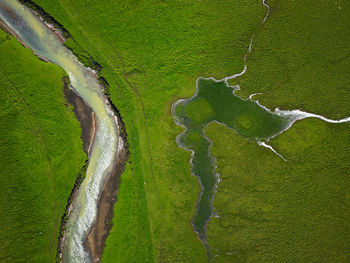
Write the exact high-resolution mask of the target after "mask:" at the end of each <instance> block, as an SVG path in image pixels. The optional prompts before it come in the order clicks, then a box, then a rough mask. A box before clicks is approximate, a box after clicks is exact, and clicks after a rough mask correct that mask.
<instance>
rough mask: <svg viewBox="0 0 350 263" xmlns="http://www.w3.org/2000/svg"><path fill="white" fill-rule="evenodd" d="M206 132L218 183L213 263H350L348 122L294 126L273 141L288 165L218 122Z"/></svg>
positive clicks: (311, 121)
mask: <svg viewBox="0 0 350 263" xmlns="http://www.w3.org/2000/svg"><path fill="white" fill-rule="evenodd" d="M206 133H207V135H208V136H209V137H210V138H211V139H212V140H213V147H212V148H211V153H212V154H213V155H214V156H215V157H216V158H217V162H216V165H217V166H218V168H217V169H216V172H218V173H220V179H221V182H220V183H219V187H218V190H217V193H216V196H215V199H214V203H213V205H214V207H215V212H216V213H217V214H218V215H219V218H212V219H211V221H210V222H209V225H208V240H209V246H210V247H211V253H212V255H213V257H214V259H215V260H214V261H215V262H348V261H349V260H350V254H349V251H350V245H349V244H350V212H349V209H348V207H349V204H350V174H349V171H350V164H349V150H350V147H349V138H350V124H348V123H347V124H329V123H325V122H323V121H321V120H317V119H306V120H302V121H299V122H297V123H295V124H294V126H293V127H292V128H291V129H290V130H288V131H286V132H285V133H283V134H281V135H280V136H278V137H277V138H276V139H274V140H273V141H272V143H271V144H272V146H273V147H274V148H275V149H276V150H277V151H278V152H280V153H282V154H283V155H284V157H285V158H286V159H287V162H285V161H283V160H282V159H281V158H279V157H277V156H276V155H275V154H274V153H273V152H272V151H270V150H269V149H266V148H264V147H260V146H258V145H257V144H256V143H252V142H249V141H248V140H245V139H242V137H240V136H239V135H238V134H237V133H236V132H235V131H233V130H230V129H227V128H226V127H224V126H222V125H220V124H217V123H213V124H210V126H209V127H208V128H207V129H206ZM218 134H220V136H218Z"/></svg>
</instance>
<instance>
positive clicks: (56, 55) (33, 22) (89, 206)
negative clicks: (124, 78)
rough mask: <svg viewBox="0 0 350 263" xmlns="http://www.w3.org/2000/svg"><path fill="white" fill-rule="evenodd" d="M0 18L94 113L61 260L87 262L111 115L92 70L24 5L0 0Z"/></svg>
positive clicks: (110, 140)
mask: <svg viewBox="0 0 350 263" xmlns="http://www.w3.org/2000/svg"><path fill="white" fill-rule="evenodd" d="M0 19H1V20H2V21H3V22H4V23H5V24H6V25H7V26H8V27H9V28H11V30H12V31H13V32H15V33H16V35H17V36H18V37H19V38H20V39H21V41H22V42H23V43H25V44H26V45H27V46H28V47H29V48H30V49H32V50H33V51H34V52H35V53H36V54H38V55H40V56H42V57H44V58H46V59H48V60H49V61H50V62H52V63H55V64H57V65H58V66H60V67H61V68H63V69H64V71H65V72H67V73H68V75H69V78H70V80H71V84H72V86H73V88H74V89H75V90H76V91H77V92H78V93H79V95H80V96H81V97H82V98H83V99H84V100H85V101H86V102H87V103H88V104H89V105H90V106H91V108H92V109H93V111H94V112H95V114H96V118H97V124H96V134H95V140H94V143H93V145H92V147H91V148H90V152H89V166H88V169H87V172H86V177H85V179H84V181H83V183H82V184H81V186H80V189H79V192H78V193H77V195H76V197H75V199H74V201H73V207H74V209H73V211H72V213H71V215H70V217H69V220H68V223H67V228H66V231H65V233H66V239H65V243H64V250H63V251H64V253H63V260H64V262H79V263H83V262H91V256H90V254H89V252H88V251H86V249H85V248H84V246H83V241H84V240H85V238H86V235H87V233H88V231H89V229H90V227H91V225H92V223H93V222H94V220H95V218H96V215H97V200H98V196H99V192H100V190H101V188H102V186H103V183H104V180H105V178H106V176H107V175H108V173H109V172H110V171H111V169H112V165H113V162H114V157H115V154H116V152H117V143H118V137H117V124H116V121H115V117H114V115H113V112H112V111H111V110H110V108H109V106H108V105H107V104H106V99H105V97H104V96H103V93H102V90H101V88H100V85H99V83H98V81H97V78H96V74H95V73H94V72H93V71H92V70H91V69H89V68H86V67H85V66H84V65H83V64H82V63H80V62H79V61H78V59H77V58H76V57H75V56H74V55H73V54H72V52H71V51H70V50H69V49H67V48H66V47H65V46H64V45H63V44H62V43H61V42H60V40H59V38H58V37H57V36H56V35H55V34H54V33H53V32H52V31H50V30H49V29H48V28H47V26H46V25H45V24H44V23H43V22H42V21H40V20H39V19H38V18H37V17H36V16H35V15H33V13H32V12H31V11H30V10H29V9H28V8H27V7H25V6H23V5H21V4H20V3H19V2H17V1H14V0H1V2H0Z"/></svg>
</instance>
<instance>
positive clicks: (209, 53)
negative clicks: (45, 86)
mask: <svg viewBox="0 0 350 263" xmlns="http://www.w3.org/2000/svg"><path fill="white" fill-rule="evenodd" d="M35 2H36V3H37V4H38V5H40V6H41V7H43V8H44V9H45V10H46V11H47V12H48V13H49V14H51V15H52V16H53V17H54V18H55V19H56V20H57V21H59V22H60V23H61V24H62V25H64V27H65V28H66V29H67V30H68V31H69V32H70V33H71V35H72V36H73V38H74V41H73V39H70V40H68V42H67V43H66V44H67V46H69V47H70V48H71V49H73V51H74V52H76V53H77V55H78V57H79V58H80V59H81V60H82V61H84V62H85V63H86V64H89V63H91V60H90V59H89V56H92V58H93V59H94V60H96V61H97V62H98V63H100V64H101V65H102V67H103V70H102V71H101V72H100V75H101V76H103V77H104V78H105V79H106V80H107V81H108V83H109V84H110V93H111V98H112V100H113V102H114V104H115V105H116V106H117V108H118V109H119V110H120V112H121V115H122V117H123V120H124V122H125V124H126V129H127V133H128V142H129V145H130V162H129V163H128V165H127V169H126V171H125V173H124V174H123V175H122V182H121V186H120V191H119V194H118V201H117V203H116V205H115V210H114V214H115V217H114V219H113V222H112V223H113V228H112V231H111V234H110V236H109V237H108V239H107V243H106V247H105V250H104V255H103V258H102V262H206V260H207V258H206V252H205V249H204V247H203V245H202V244H201V242H200V241H199V239H198V238H197V235H196V234H195V233H194V232H193V227H192V225H191V223H192V220H193V217H194V214H195V210H196V207H195V206H196V201H197V198H198V195H199V193H200V186H199V183H198V181H197V179H196V178H195V177H193V176H191V171H190V166H191V165H190V163H189V160H190V153H189V152H187V151H185V150H183V149H181V148H179V147H178V146H177V144H176V142H175V138H176V136H177V135H178V134H180V133H181V132H182V131H183V129H182V128H181V127H178V126H176V125H175V123H174V119H173V117H172V115H171V106H172V104H173V103H174V102H175V101H177V100H178V99H179V98H189V97H191V96H192V95H193V94H194V92H195V88H196V79H197V77H199V76H204V77H210V76H212V77H215V78H216V79H221V78H223V77H225V76H229V75H232V74H234V73H238V72H240V71H241V70H242V68H243V56H244V54H245V52H246V50H247V48H248V45H249V41H250V37H251V35H252V33H253V32H255V40H254V43H253V49H252V53H251V54H250V55H249V56H248V58H247V65H248V71H247V73H246V74H245V75H244V76H243V77H241V78H240V79H238V83H239V84H240V85H241V89H242V90H241V91H240V92H238V95H241V96H243V97H247V96H249V94H251V93H255V92H262V93H263V94H262V95H259V96H258V97H256V98H258V99H259V101H260V102H261V103H262V104H263V105H266V106H268V107H269V108H275V107H280V108H282V109H295V108H299V109H303V110H306V111H309V112H313V113H318V114H322V115H325V116H326V117H329V118H343V117H346V116H348V115H350V106H349V103H348V101H349V92H348V86H349V85H350V83H349V78H348V76H349V75H350V74H349V73H350V72H349V69H350V67H349V59H350V58H349V52H348V50H347V47H348V46H349V40H350V39H349V38H350V34H349V27H348V25H349V17H350V15H349V12H350V6H349V3H347V2H346V1H345V0H344V1H337V4H335V3H333V2H326V1H321V2H320V1H316V0H313V1H309V2H305V1H301V0H298V1H278V0H271V1H268V3H269V4H270V5H271V6H272V10H271V15H270V17H269V19H268V20H267V22H266V24H265V25H264V26H259V25H260V23H261V21H262V20H263V18H264V15H265V11H266V9H265V8H264V7H263V5H262V3H261V1H260V0H250V1H237V0H236V1H233V0H232V1H210V0H203V1H188V0H180V1H167V0H164V1H155V0H150V1H133V0H125V1H118V2H116V1H112V0H107V1H103V3H101V1H97V0H90V1H85V0H75V1H71V0H51V1H48V0H35ZM339 7H340V9H339ZM5 43H6V42H5ZM23 52H24V51H23ZM27 53H28V52H27ZM18 54H21V53H14V54H12V55H11V54H10V55H9V56H12V57H17V56H18ZM28 54H29V53H28ZM0 63H2V61H1V62H0ZM37 63H39V64H38V65H45V66H47V67H48V68H52V70H53V71H54V70H56V73H57V72H58V73H59V74H58V75H57V74H56V75H55V74H51V75H50V77H51V76H52V78H54V76H57V79H56V80H55V83H56V84H55V85H56V86H57V87H58V86H59V85H58V83H60V81H59V78H60V77H61V76H59V75H62V74H63V73H62V72H61V71H59V70H58V69H57V67H54V66H52V65H51V66H48V64H45V63H42V62H37ZM33 64H34V63H33ZM22 67H23V65H22ZM32 71H36V72H37V69H35V68H33V70H32ZM22 72H25V73H26V76H28V83H30V82H29V81H34V80H33V78H32V77H29V76H30V74H32V75H34V72H26V71H22ZM22 72H20V73H21V74H22ZM39 72H40V74H39V73H38V72H37V73H36V74H39V75H41V76H43V75H45V77H46V75H47V74H43V72H42V70H39ZM20 73H18V72H17V75H16V76H17V77H19V79H20V80H22V81H23V78H24V77H26V76H22V75H20ZM28 73H30V74H29V75H28ZM8 74H9V73H8ZM13 74H15V73H13ZM13 78H14V79H15V76H13ZM40 81H41V82H40V83H43V82H45V81H50V79H47V78H44V79H40ZM51 81H54V80H51ZM2 82H4V81H3V80H2ZM5 83H6V82H5ZM20 83H23V82H21V81H19V83H18V85H19V84H20ZM36 85H38V84H36ZM52 86H54V84H52ZM57 92H58V91H57ZM33 96H34V95H33ZM42 96H47V94H45V95H42ZM211 96H215V94H214V95H213V94H211ZM2 97H4V96H2ZM55 98H56V97H55ZM57 98H58V97H57ZM60 98H61V97H60ZM32 99H33V101H34V97H33V98H32ZM61 99H62V98H61ZM28 100H29V98H28ZM45 101H46V102H48V101H49V100H45ZM52 103H53V102H52V101H50V105H51V104H52ZM196 103H198V104H197V105H196V104H195V103H194V104H193V105H189V106H188V108H187V110H188V114H190V117H191V118H192V119H193V120H195V121H197V122H203V121H204V120H207V119H208V118H212V115H213V114H216V113H217V112H216V113H215V111H221V112H220V114H223V116H222V117H223V118H226V119H227V118H228V119H229V118H230V116H228V115H229V114H230V111H228V110H227V109H223V107H224V106H225V105H226V104H220V101H216V102H214V104H211V105H208V103H207V101H204V100H201V101H197V102H196ZM209 104H210V103H209ZM3 105H6V104H5V103H4V104H3ZM213 105H216V106H217V108H215V107H216V106H215V107H213ZM51 106H52V105H51ZM4 107H5V106H4ZM33 107H34V106H33ZM199 107H200V108H201V109H202V108H203V110H202V111H199V110H198V109H199ZM56 110H57V111H58V112H62V110H63V111H64V108H62V109H61V111H59V110H58V109H55V114H58V113H56ZM66 111H67V113H66V114H68V112H69V114H70V115H69V116H71V111H70V110H68V109H66ZM42 114H48V112H42ZM191 114H192V115H191ZM225 114H226V115H225ZM227 114H228V115H227ZM224 115H225V116H224ZM55 116H57V115H55ZM71 117H72V116H71ZM12 119H13V118H12ZM12 119H11V120H12ZM60 120H61V119H60ZM72 121H73V117H72ZM74 123H76V122H74ZM235 124H236V125H239V126H240V127H241V130H248V131H249V130H251V129H253V128H254V127H255V126H254V125H255V121H252V118H251V116H250V115H249V114H246V115H240V116H238V118H237V120H236V121H235ZM21 125H24V123H23V122H21ZM61 125H63V124H61ZM74 125H76V126H74ZM74 125H70V126H69V127H76V128H77V130H76V133H78V124H74ZM54 127H56V126H54ZM63 127H64V126H63ZM10 130H11V129H10ZM206 133H207V135H208V136H209V137H210V139H212V140H213V143H214V146H213V147H212V148H211V152H212V154H213V155H214V156H215V157H216V158H217V159H218V161H217V163H216V165H217V166H218V167H217V169H216V171H218V172H219V173H220V174H221V178H222V182H221V183H220V184H219V187H218V193H217V195H216V197H215V199H214V206H215V208H216V212H217V213H218V214H219V215H220V218H213V219H212V220H211V221H210V223H209V226H208V244H209V246H210V248H211V253H212V255H213V256H214V257H213V259H214V260H215V261H218V262H236V261H237V262H240V261H241V262H252V261H255V262H310V261H311V262H313V261H316V262H317V261H326V262H346V261H348V260H349V254H348V251H349V247H348V245H347V244H350V242H349V239H348V236H349V234H350V233H349V231H350V230H349V229H350V228H349V223H348V222H350V221H349V216H350V215H349V213H348V209H347V207H348V205H349V196H350V194H349V191H348V189H350V188H349V180H347V176H348V174H349V172H348V170H349V161H348V159H349V154H348V152H349V143H348V142H349V138H350V137H349V136H350V135H349V125H348V124H342V125H335V124H327V123H324V122H322V121H320V120H303V121H301V122H298V123H297V124H295V126H293V127H292V129H290V130H289V131H287V132H286V133H284V134H282V135H281V136H280V137H277V139H274V140H273V142H272V145H273V146H274V147H275V148H276V149H277V150H278V151H279V152H280V153H281V154H283V155H284V156H285V157H286V158H287V160H288V162H284V161H283V160H282V159H281V158H279V157H278V156H276V155H274V154H273V153H272V152H271V151H269V150H268V149H266V148H263V147H259V146H258V145H257V144H254V143H251V142H249V141H247V140H246V139H244V138H243V137H242V136H240V135H238V134H237V133H236V132H234V131H232V130H230V129H227V128H225V127H222V126H219V125H218V124H211V125H210V127H209V128H207V129H206ZM60 134H63V133H60ZM69 134H70V135H71V136H72V137H71V138H73V135H74V134H73V132H71V133H69ZM47 136H49V135H47ZM51 136H53V137H55V136H58V135H57V134H56V133H51ZM62 136H63V135H62ZM78 136H79V135H78ZM7 137H8V136H7ZM9 138H10V137H9ZM55 138H57V137H55ZM65 138H68V137H67V136H66V137H65ZM69 138H70V137H69ZM74 138H75V139H74V140H76V138H78V137H74ZM21 139H23V140H24V139H28V137H23V138H21ZM189 140H192V141H193V140H198V134H196V133H193V134H192V135H191V136H189ZM15 141H18V139H15ZM51 141H52V142H53V146H52V147H53V148H54V149H56V151H57V152H58V151H62V149H64V148H65V147H64V145H63V144H61V145H60V147H58V143H55V142H56V141H54V138H53V139H50V142H51ZM76 143H77V144H78V142H76ZM21 145H22V143H21ZM24 145H28V144H25V143H24ZM74 145H75V144H74ZM8 147H9V148H10V146H8ZM33 147H34V146H33ZM77 147H78V145H77ZM79 147H80V145H79ZM3 148H4V147H2V149H3ZM11 149H12V146H11ZM19 149H22V148H19ZM69 149H71V147H70V148H69ZM79 149H80V148H79ZM22 151H24V150H22ZM37 151H39V150H37ZM16 152H18V153H20V151H16ZM203 152H204V151H203ZM21 156H22V155H21ZM64 156H67V155H64ZM75 157H76V158H77V159H75V161H74V162H76V163H75V166H74V169H76V170H74V171H79V169H80V167H81V165H82V164H80V163H82V160H83V155H75ZM62 158H63V157H62ZM70 160H71V161H72V165H73V159H72V158H70ZM29 163H30V164H31V165H34V164H35V163H34V164H33V162H32V161H30V162H29ZM26 165H27V164H25V165H21V166H16V167H26ZM28 165H29V164H28ZM57 165H59V164H57ZM8 167H10V166H8ZM39 167H41V168H42V167H44V165H40V166H39ZM71 167H73V166H71ZM65 169H68V170H69V168H67V167H66V166H65ZM71 170H73V168H71ZM55 171H56V169H55ZM61 171H62V169H61V170H60V172H61ZM41 174H42V173H41ZM57 178H58V176H57ZM62 178H63V177H62ZM73 179H74V176H72V178H71V180H73ZM42 182H43V180H39V179H38V184H39V185H40V184H41V183H42ZM57 185H58V183H57ZM57 192H58V191H57ZM45 194H48V193H47V192H45ZM57 195H58V194H57ZM16 200H17V198H16ZM18 200H20V199H18ZM36 200H37V199H36ZM45 200H46V199H45ZM13 207H16V206H15V205H14V206H13ZM17 207H20V206H19V205H18V206H17ZM62 207H63V205H62ZM50 211H51V210H50ZM61 212H62V213H63V211H61ZM62 213H61V214H62ZM15 214H16V213H15ZM17 216H18V217H19V218H20V219H21V220H23V217H21V216H20V214H17ZM47 218H48V219H47V220H49V218H51V219H50V220H52V218H53V217H50V215H49V214H48V215H47ZM33 220H34V219H33ZM50 222H52V221H50ZM36 229H39V228H38V227H36V228H35V230H36ZM30 230H31V231H33V230H32V229H30ZM6 233H7V232H6ZM47 238H48V237H47ZM43 240H44V239H43ZM22 243H23V242H22ZM22 243H21V244H22ZM1 251H3V250H1ZM13 251H14V252H13V253H15V251H17V250H16V249H15V248H14V249H13ZM17 253H18V252H17ZM21 253H22V252H21ZM23 253H26V252H24V251H23ZM40 255H41V254H40ZM215 255H219V256H217V257H215ZM1 259H2V258H0V261H1ZM34 262H35V260H34Z"/></svg>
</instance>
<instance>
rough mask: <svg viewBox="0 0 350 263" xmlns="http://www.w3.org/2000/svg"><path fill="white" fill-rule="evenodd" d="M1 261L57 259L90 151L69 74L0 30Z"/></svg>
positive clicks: (47, 260)
mask: <svg viewBox="0 0 350 263" xmlns="http://www.w3.org/2000/svg"><path fill="white" fill-rule="evenodd" d="M0 54H1V60H0V87H1V89H0V90H1V91H0V92H1V94H0V100H1V103H0V105H1V118H0V119H1V121H0V149H1V151H0V159H1V161H0V166H1V175H0V193H1V195H0V203H1V208H0V217H1V220H0V261H1V262H53V260H54V258H55V256H56V249H57V239H58V234H59V227H60V222H61V220H60V219H61V217H62V215H63V212H64V209H65V206H66V202H67V200H68V197H69V194H70V192H71V190H72V188H73V185H74V181H75V178H76V176H77V175H78V173H79V170H80V168H81V167H82V166H83V164H84V161H85V159H86V156H85V154H84V152H83V149H82V141H81V140H80V135H81V129H80V125H79V122H78V121H77V120H76V118H75V116H74V113H73V111H72V108H71V107H69V106H68V105H66V101H65V99H64V95H63V82H62V77H63V76H64V72H63V71H62V70H61V69H60V68H58V67H57V66H54V65H52V64H48V63H45V62H43V61H41V60H39V58H38V57H36V56H35V55H33V54H32V52H31V51H30V50H28V49H26V48H24V47H23V46H21V44H20V43H19V42H18V41H17V40H16V39H14V38H13V37H12V36H9V35H8V34H6V33H4V32H3V31H2V30H0Z"/></svg>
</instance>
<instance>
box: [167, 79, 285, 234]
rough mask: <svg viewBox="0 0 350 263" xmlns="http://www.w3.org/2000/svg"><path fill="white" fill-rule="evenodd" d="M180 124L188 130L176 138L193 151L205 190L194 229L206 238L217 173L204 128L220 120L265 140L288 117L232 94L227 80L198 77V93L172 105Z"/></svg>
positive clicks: (195, 168)
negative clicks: (206, 226)
mask: <svg viewBox="0 0 350 263" xmlns="http://www.w3.org/2000/svg"><path fill="white" fill-rule="evenodd" d="M173 114H174V116H175V119H176V122H177V124H178V125H181V126H183V127H185V128H186V131H185V132H184V133H182V134H180V135H179V136H178V137H177V141H178V144H179V145H180V146H182V147H184V148H186V149H188V150H191V151H192V152H193V156H192V172H193V174H194V175H196V176H198V178H199V180H200V182H201V186H202V193H201V196H200V198H199V200H198V203H197V214H196V216H195V218H194V220H193V225H194V229H195V231H196V232H198V234H199V235H200V237H201V238H202V239H204V238H205V225H206V223H207V221H208V219H209V218H210V216H211V213H212V211H211V210H212V209H211V200H212V198H213V196H214V192H215V185H216V183H217V176H216V174H215V171H214V169H215V166H214V165H215V164H214V159H213V157H212V156H211V154H210V152H209V151H210V145H211V142H210V141H209V139H208V138H207V137H206V136H205V127H206V126H207V125H208V124H209V123H210V122H212V121H217V122H220V123H223V124H225V125H226V126H228V127H230V128H232V129H234V130H236V131H237V132H238V133H239V134H241V135H242V136H243V137H245V138H248V139H250V140H254V141H260V140H264V139H265V140H266V139H268V138H270V137H271V136H273V135H275V134H278V133H279V132H281V131H282V130H283V129H285V128H286V127H287V125H288V123H289V118H287V117H283V116H280V115H278V114H274V113H272V112H270V111H268V110H267V109H264V108H262V107H261V106H259V105H258V104H257V103H256V102H254V101H252V100H249V99H248V100H244V99H242V98H240V97H238V96H235V95H234V94H233V89H232V87H228V86H227V84H226V83H225V81H216V80H214V79H212V78H209V79H205V78H199V79H198V80H197V92H196V94H195V95H194V96H193V97H192V98H190V99H182V100H180V101H178V102H177V103H176V104H175V105H174V107H173Z"/></svg>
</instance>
